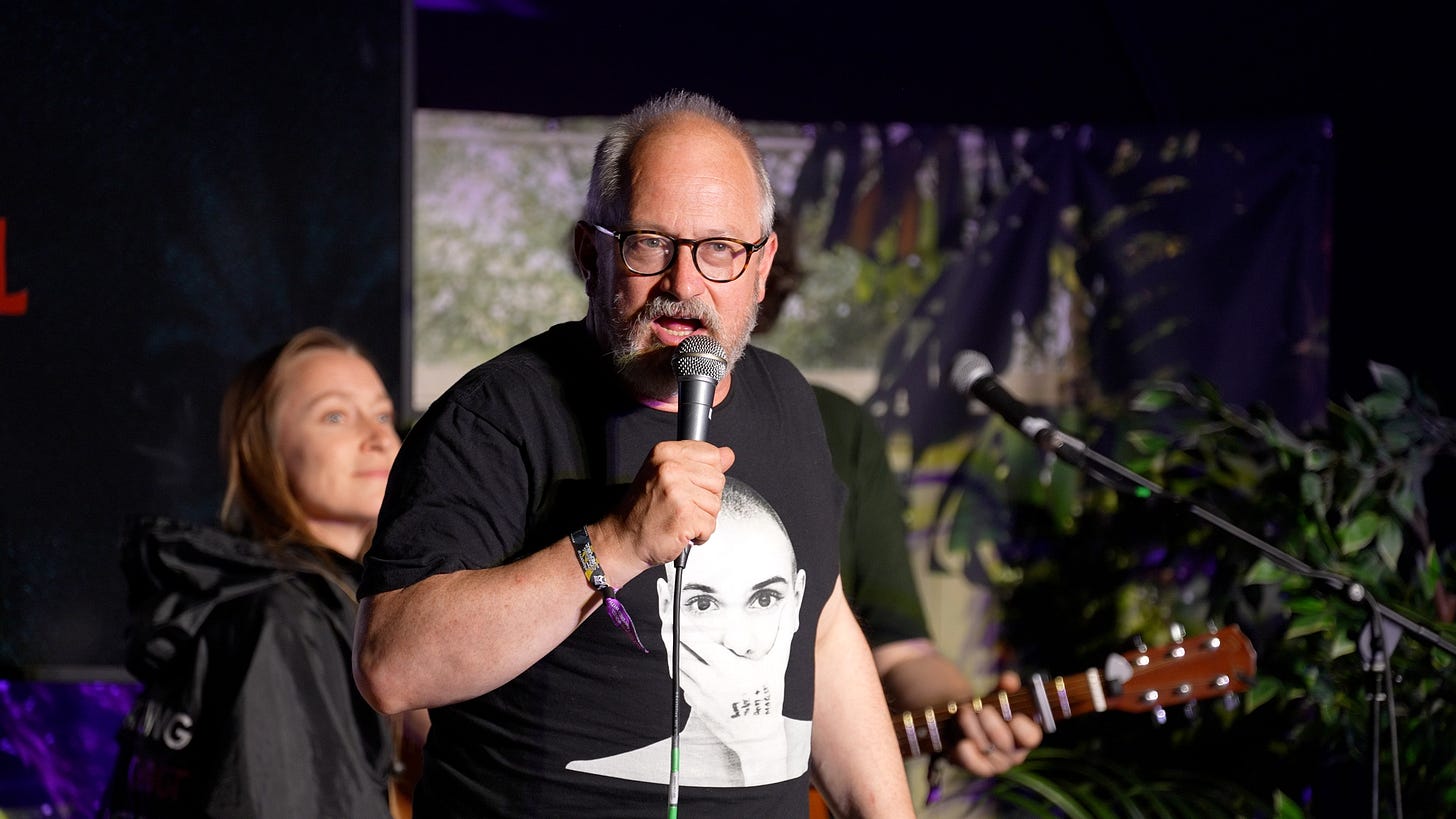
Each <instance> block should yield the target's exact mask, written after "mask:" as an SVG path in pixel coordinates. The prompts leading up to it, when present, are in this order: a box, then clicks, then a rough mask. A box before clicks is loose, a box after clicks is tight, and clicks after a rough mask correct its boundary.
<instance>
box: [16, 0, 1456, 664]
mask: <svg viewBox="0 0 1456 819" xmlns="http://www.w3.org/2000/svg"><path fill="white" fill-rule="evenodd" d="M440 5H443V4H441V3H422V5H421V7H420V8H418V9H415V8H413V7H411V6H409V5H407V4H405V5H401V4H399V3H397V2H385V1H384V0H370V2H367V3H343V2H337V3H328V2H325V3H310V4H303V5H299V6H297V7H295V6H290V5H285V4H264V5H261V6H239V5H222V4H218V5H212V4H195V3H194V4H182V3H156V4H148V5H147V7H146V9H145V10H142V11H138V10H136V9H135V8H133V7H132V5H131V4H125V3H120V2H95V3H80V2H51V3H39V2H27V1H26V0H22V2H19V3H18V4H10V5H7V6H6V7H5V8H3V9H0V218H4V219H6V220H7V227H8V241H7V247H6V248H5V264H6V268H5V270H6V281H5V289H6V290H7V292H10V293H16V292H20V291H25V292H26V293H27V294H28V299H29V306H28V310H27V312H26V314H24V315H19V316H15V315H0V572H3V581H0V666H5V667H8V668H12V669H18V668H35V667H37V666H45V667H48V668H54V667H58V666H75V665H81V666H88V667H89V666H97V665H109V664H113V663H115V662H117V661H119V658H120V646H121V636H122V628H123V623H124V611H125V609H124V601H123V599H122V598H123V593H122V589H121V578H120V573H119V571H118V568H117V549H116V542H115V536H116V533H117V532H118V531H119V530H120V527H121V523H122V520H123V519H124V517H125V516H126V515H128V514H136V513H168V514H176V515H182V516H187V517H194V518H200V519H208V518H210V517H212V516H213V515H214V514H215V510H216V505H217V501H218V497H219V496H220V492H221V487H222V482H221V478H220V475H219V470H218V466H217V459H216V454H215V452H214V448H215V436H216V407H217V404H218V401H219V399H220V396H221V392H222V388H223V385H224V383H225V381H226V379H227V377H228V376H229V375H230V374H231V372H232V371H233V370H234V369H235V368H236V366H237V365H238V364H240V363H241V361H242V360H243V359H244V358H246V357H247V356H249V355H251V354H252V353H254V352H256V351H258V350H260V349H261V348H262V347H264V346H265V345H266V344H268V343H271V342H273V341H276V340H278V339H280V338H282V337H284V336H286V335H287V334H288V333H291V332H293V331H295V330H297V329H299V328H301V327H303V326H307V325H308V324H314V323H323V324H331V325H334V326H336V327H338V328H340V329H342V330H343V331H345V332H346V333H349V334H351V335H354V336H356V337H358V338H360V339H361V340H362V341H363V342H364V344H365V346H366V347H367V348H368V349H369V350H370V351H371V352H372V353H373V354H374V356H375V358H376V359H377V360H378V362H379V364H380V366H381V370H382V372H383V373H384V376H385V379H386V382H387V383H388V384H389V386H390V388H391V390H392V391H394V393H395V395H396V399H397V400H400V403H401V405H402V406H404V405H405V404H404V403H403V401H402V400H401V397H403V396H407V395H408V394H409V393H408V383H407V381H408V366H409V333H408V321H407V320H406V317H407V316H408V315H409V312H408V311H409V295H408V294H409V273H408V260H409V258H410V252H409V230H408V228H409V210H408V192H409V185H408V168H409V144H408V143H409V133H410V131H409V127H410V126H409V123H410V119H409V112H410V111H411V110H412V109H413V107H414V106H416V105H418V106H420V107H432V108H475V109H481V110H498V111H511V112H520V113H534V114H546V115H553V114H560V115H566V114H615V113H620V112H622V111H624V110H626V109H627V108H629V107H630V106H631V105H633V104H635V103H637V102H640V101H641V100H642V99H644V98H646V97H647V96H650V95H652V94H654V93H657V92H660V91H664V90H667V89H669V88H674V87H686V88H691V89H693V90H699V91H703V92H706V93H709V94H711V95H713V96H716V97H718V98H719V99H720V100H721V101H723V102H724V103H725V104H726V105H728V107H730V108H732V109H734V110H735V111H736V112H737V113H739V114H740V115H741V116H744V117H745V118H751V119H764V120H790V121H809V122H815V121H831V120H839V121H880V122H883V121H902V122H912V123H914V122H927V123H957V124H965V125H981V126H994V125H1027V126H1037V125H1046V124H1052V123H1060V122H1068V123H1090V124H1107V125H1115V124H1149V123H1164V124H1166V123H1177V124H1186V125H1193V126H1196V125H1199V124H1204V123H1213V122H1231V121H1238V122H1248V121H1271V120H1277V119H1281V118H1286V117H1293V116H1307V115H1311V114H1314V115H1322V116H1328V117H1329V119H1330V122H1331V127H1332V130H1333V134H1334V144H1335V151H1336V163H1335V167H1336V178H1335V199H1334V202H1335V204H1334V213H1333V214H1332V222H1333V226H1334V232H1333V236H1334V239H1333V241H1334V247H1333V250H1334V252H1333V260H1334V261H1333V267H1332V270H1331V276H1332V292H1333V312H1332V316H1331V327H1330V333H1329V338H1330V343H1331V348H1330V375H1331V379H1330V383H1331V392H1332V395H1333V396H1335V397H1338V396H1340V395H1343V394H1345V393H1354V394H1357V395H1359V394H1363V393H1364V392H1365V391H1366V390H1368V389H1369V386H1370V384H1369V377H1368V375H1367V374H1366V372H1365V363H1366V361H1368V360H1370V359H1375V360H1379V361H1382V362H1386V363H1390V364H1394V365H1396V366H1398V367H1401V368H1402V369H1405V370H1407V371H1408V372H1410V373H1412V374H1415V375H1416V376H1417V377H1418V378H1419V379H1420V380H1421V381H1422V382H1423V383H1424V384H1425V385H1426V386H1427V387H1428V388H1429V389H1430V390H1431V391H1432V392H1434V393H1435V394H1436V396H1437V398H1438V400H1440V401H1441V402H1442V405H1443V406H1444V407H1445V408H1446V409H1447V411H1448V412H1450V411H1451V407H1452V401H1451V400H1450V396H1451V387H1452V384H1451V381H1450V378H1451V376H1450V371H1449V368H1447V367H1445V366H1443V364H1444V362H1442V361H1440V360H1439V358H1438V357H1439V356H1440V355H1441V352H1440V349H1441V347H1442V346H1443V345H1441V344H1440V343H1439V340H1438V336H1437V330H1436V328H1438V327H1440V326H1441V319H1442V318H1443V315H1442V314H1443V313H1444V312H1445V308H1446V305H1445V303H1444V301H1443V300H1442V299H1440V298H1437V297H1436V296H1435V294H1436V293H1437V292H1438V290H1439V291H1444V289H1445V288H1444V287H1443V286H1442V282H1441V277H1442V276H1443V275H1444V274H1445V271H1444V269H1442V268H1440V267H1438V266H1437V265H1438V263H1439V262H1440V261H1441V260H1442V258H1443V256H1444V255H1445V254H1443V253H1441V252H1440V249H1441V247H1442V242H1441V240H1442V238H1444V233H1443V230H1442V229H1443V228H1444V227H1445V222H1446V219H1445V218H1443V210H1444V206H1443V202H1444V197H1445V192H1446V190H1447V189H1448V187H1449V182H1450V179H1449V177H1450V173H1449V171H1448V170H1447V169H1446V168H1447V165H1448V163H1446V162H1445V161H1444V158H1443V152H1444V150H1443V149H1444V147H1445V146H1444V144H1443V143H1442V142H1440V141H1439V140H1438V135H1439V132H1440V129H1441V125H1440V123H1439V120H1440V119H1441V117H1440V111H1441V108H1440V104H1441V102H1442V101H1444V100H1445V99H1447V98H1449V94H1448V93H1444V92H1443V90H1442V89H1441V88H1440V86H1439V85H1438V83H1440V82H1441V81H1443V80H1444V79H1445V76H1446V74H1447V73H1449V72H1443V73H1437V71H1436V69H1437V68H1438V67H1439V65H1440V63H1441V60H1440V59H1439V57H1438V56H1437V55H1438V54H1439V53H1440V52H1438V51H1437V50H1436V49H1437V47H1438V46H1440V45H1441V44H1439V43H1438V42H1437V37H1438V36H1440V35H1441V32H1442V29H1441V27H1440V26H1438V25H1436V23H1435V21H1434V20H1422V19H1420V18H1419V17H1417V16H1413V15H1414V13H1413V12H1412V13H1404V14H1402V15H1400V16H1399V17H1398V16H1397V15H1396V14H1395V13H1394V12H1389V13H1384V12H1378V11H1371V10H1369V9H1368V8H1366V9H1364V10H1363V11H1362V12H1361V13H1359V14H1357V13H1356V12H1355V11H1353V10H1349V9H1348V7H1347V8H1346V9H1341V10H1337V9H1336V7H1334V6H1333V5H1326V4H1318V3H1311V2H1290V3H1276V4H1265V3H1255V2H1233V3H1223V4H1219V5H1217V6H1210V7H1207V8H1205V9H1200V10H1196V11H1195V10H1177V11H1174V10H1170V9H1169V8H1168V7H1167V4H1152V3H1115V2H1114V3H1077V2H1058V3H1034V4H1006V5H1004V6H984V7H983V6H979V5H978V4H945V5H947V6H949V5H954V9H949V8H944V7H942V4H938V3H927V2H898V3H893V4H876V5H855V6H851V5H849V4H831V3H815V2H792V0H791V1H790V2H760V3H745V4H733V5H729V4H712V5H709V4H679V3H667V2H642V3H616V4H603V3H586V2H581V1H580V0H571V1H570V2H566V1H564V0H562V1H557V2H552V1H551V0H538V1H537V2H531V0H501V2H498V3H468V2H464V0H461V1H460V2H457V3H454V4H453V5H455V6H459V7H461V8H463V9H465V10H463V11H444V10H441V9H440V8H439V7H438V6H440ZM412 72H413V73H412ZM1428 269H1429V273H1428V272H1427V271H1428ZM0 295H4V294H0ZM1433 505H1435V504H1433Z"/></svg>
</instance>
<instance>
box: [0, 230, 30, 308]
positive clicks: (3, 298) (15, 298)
mask: <svg viewBox="0 0 1456 819" xmlns="http://www.w3.org/2000/svg"><path fill="white" fill-rule="evenodd" d="M29 304H30V293H28V292H27V291H25V290H21V291H19V292H17V293H11V292H10V291H9V290H8V289H7V288H6V287H5V217H3V216H0V316H23V315H25V309H26V307H27V306H29Z"/></svg>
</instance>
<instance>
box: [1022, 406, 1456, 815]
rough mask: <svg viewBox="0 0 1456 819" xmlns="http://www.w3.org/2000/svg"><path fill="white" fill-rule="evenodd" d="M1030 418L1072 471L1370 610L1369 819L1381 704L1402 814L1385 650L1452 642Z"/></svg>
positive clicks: (1375, 810) (1376, 791) (1364, 641)
mask: <svg viewBox="0 0 1456 819" xmlns="http://www.w3.org/2000/svg"><path fill="white" fill-rule="evenodd" d="M1022 420H1024V419H1022ZM1033 420H1036V421H1041V423H1042V424H1044V425H1045V426H1041V427H1037V428H1036V429H1035V430H1034V432H1033V434H1031V437H1032V440H1034V441H1035V442H1036V444H1037V446H1039V447H1040V448H1042V449H1043V450H1045V451H1047V452H1049V453H1052V454H1054V455H1056V456H1057V457H1058V458H1060V459H1061V460H1063V461H1066V462H1067V463H1069V464H1071V465H1073V466H1075V467H1077V468H1078V469H1080V470H1082V471H1083V472H1085V473H1086V474H1088V475H1089V476H1091V477H1092V478H1095V479H1096V480H1098V481H1100V482H1101V483H1103V484H1105V485H1107V486H1109V487H1111V488H1112V489H1114V490H1116V491H1118V492H1127V493H1129V494H1131V495H1133V496H1134V497H1137V498H1141V499H1144V500H1157V501H1163V502H1167V503H1169V504H1170V505H1172V506H1174V507H1176V508H1181V509H1184V510H1186V511H1187V512H1188V513H1190V514H1192V515H1193V516H1194V517H1196V518H1199V519H1200V520H1203V521H1205V522H1207V523H1210V524H1212V525H1214V526H1216V527H1218V528H1219V529H1222V530H1223V531H1225V532H1227V533H1229V534H1231V535H1233V536H1234V537H1236V538H1238V539H1239V540H1242V541H1244V542H1245V543H1247V544H1249V545H1251V546H1253V547H1254V548H1256V549H1258V550H1259V551H1260V552H1261V553H1262V554H1263V555H1264V556H1265V557H1267V558H1269V560H1270V561H1271V562H1273V563H1274V564H1275V565H1277V566H1280V567H1281V568H1283V569H1285V570H1287V571H1290V572H1293V573H1294V574H1297V575H1300V576H1302V577H1307V578H1309V579H1311V580H1314V581H1317V582H1316V583H1314V584H1313V587H1314V588H1323V589H1324V590H1325V591H1326V592H1327V593H1329V592H1333V593H1336V594H1340V595H1343V596H1344V597H1345V599H1347V600H1349V601H1350V602H1351V603H1355V604H1356V605H1363V606H1365V607H1366V608H1367V609H1369V611H1370V621H1369V622H1368V623H1367V624H1366V626H1365V629H1364V630H1363V632H1362V633H1361V636H1360V651H1361V656H1362V657H1363V659H1364V662H1365V670H1367V671H1368V672H1369V673H1370V679H1371V684H1372V690H1371V694H1370V713H1371V724H1370V742H1371V749H1370V751H1371V788H1370V791H1371V793H1370V815H1371V816H1372V817H1378V816H1379V815H1380V711H1381V706H1382V705H1384V706H1385V709H1386V712H1387V715H1388V721H1389V728H1390V751H1391V754H1390V757H1391V772H1392V776H1393V781H1394V783H1395V794H1394V803H1395V815H1396V816H1397V817H1400V816H1402V809H1401V799H1400V760H1399V750H1400V746H1399V743H1398V741H1397V731H1396V722H1395V718H1396V714H1395V702H1394V688H1395V682H1394V673H1393V672H1392V671H1391V668H1390V662H1389V658H1390V651H1391V650H1392V649H1393V648H1394V647H1395V644H1396V641H1398V640H1399V639H1400V636H1401V635H1402V634H1403V633H1404V632H1410V633H1411V634H1414V635H1416V636H1417V637H1419V638H1421V640H1422V641H1424V642H1425V643H1426V644H1428V645H1431V646H1434V647H1436V648H1440V649H1442V650H1444V651H1445V652H1447V653H1448V654H1451V655H1453V656H1456V644H1453V643H1452V642H1451V641H1450V640H1447V639H1446V638H1444V637H1442V636H1441V635H1440V634H1438V633H1437V632H1436V631H1434V630H1433V629H1431V628H1429V627H1428V626H1425V625H1423V624H1421V623H1419V622H1417V621H1415V620H1413V619H1411V618H1410V617H1407V616H1406V615H1404V614H1401V613H1400V612H1398V611H1396V610H1394V609H1392V608H1390V607H1389V606H1388V605H1386V604H1385V603H1382V602H1381V601H1379V600H1377V599H1375V596H1374V595H1372V594H1370V592H1369V590H1368V589H1366V588H1365V587H1364V586H1363V585H1361V584H1360V583H1357V582H1355V581H1354V580H1351V579H1350V578H1348V577H1344V576H1343V575H1340V574H1337V573H1335V572H1331V571H1326V570H1324V569H1316V568H1314V567H1312V566H1310V565H1309V564H1307V563H1305V562H1304V561H1302V560H1300V559H1299V558H1297V557H1295V556H1294V555H1291V554H1289V553H1288V552H1285V551H1283V550H1282V549H1279V548H1278V547H1276V546H1274V545H1273V544H1271V543H1269V542H1267V541H1265V540H1263V539H1261V538H1259V537H1256V536H1255V535H1253V534H1252V533H1250V532H1248V531H1245V530H1244V529H1241V528H1240V527H1238V526H1236V525H1234V524H1233V523H1230V522H1229V521H1228V520H1226V519H1225V518H1223V517H1222V516H1220V515H1218V514H1217V513H1215V512H1213V511H1211V510H1209V509H1207V508H1206V507H1204V506H1202V505H1200V504H1198V503H1197V502H1195V501H1193V500H1191V499H1188V498H1184V497H1182V496H1179V495H1175V494H1172V493H1170V492H1168V491H1167V490H1165V489H1164V488H1163V487H1161V486H1159V485H1158V484H1156V483H1154V482H1153V481H1150V480H1148V479H1146V478H1144V477H1143V476H1141V475H1139V474H1137V473H1136V472H1133V471H1132V470H1130V469H1128V468H1126V467H1124V466H1123V465H1121V464H1119V463H1117V462H1116V461H1114V460H1112V459H1110V458H1107V457H1105V456H1103V455H1101V454H1099V453H1098V452H1096V451H1095V450H1092V449H1089V448H1088V447H1087V445H1086V444H1085V443H1083V442H1082V441H1080V440H1078V439H1076V438H1073V437H1072V436H1070V435H1066V434H1065V433H1062V432H1061V431H1060V430H1057V429H1056V428H1054V427H1052V426H1051V425H1050V424H1049V423H1047V422H1045V421H1042V419H1033ZM1017 426H1018V427H1025V424H1024V423H1018V424H1017Z"/></svg>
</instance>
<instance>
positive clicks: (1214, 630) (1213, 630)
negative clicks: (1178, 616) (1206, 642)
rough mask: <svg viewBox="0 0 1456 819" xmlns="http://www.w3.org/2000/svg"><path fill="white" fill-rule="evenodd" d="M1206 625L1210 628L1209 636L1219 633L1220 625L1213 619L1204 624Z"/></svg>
mask: <svg viewBox="0 0 1456 819" xmlns="http://www.w3.org/2000/svg"><path fill="white" fill-rule="evenodd" d="M1204 625H1206V626H1207V627H1208V633H1209V634H1217V633H1218V623H1215V622H1213V618H1212V617H1210V618H1208V621H1207V622H1206V623H1204Z"/></svg>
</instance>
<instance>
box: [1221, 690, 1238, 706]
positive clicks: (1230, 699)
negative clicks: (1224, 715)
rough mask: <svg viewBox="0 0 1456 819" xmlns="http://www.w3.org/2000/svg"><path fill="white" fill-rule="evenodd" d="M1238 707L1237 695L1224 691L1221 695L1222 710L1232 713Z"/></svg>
mask: <svg viewBox="0 0 1456 819" xmlns="http://www.w3.org/2000/svg"><path fill="white" fill-rule="evenodd" d="M1238 707H1239V695H1238V694H1235V693H1234V692H1232V691H1225V692H1224V695H1223V710H1225V711H1233V710H1234V709H1236V708H1238Z"/></svg>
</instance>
